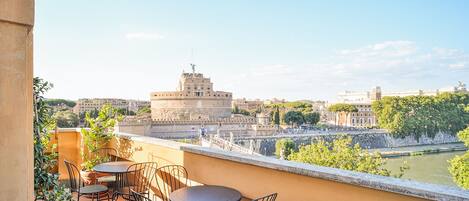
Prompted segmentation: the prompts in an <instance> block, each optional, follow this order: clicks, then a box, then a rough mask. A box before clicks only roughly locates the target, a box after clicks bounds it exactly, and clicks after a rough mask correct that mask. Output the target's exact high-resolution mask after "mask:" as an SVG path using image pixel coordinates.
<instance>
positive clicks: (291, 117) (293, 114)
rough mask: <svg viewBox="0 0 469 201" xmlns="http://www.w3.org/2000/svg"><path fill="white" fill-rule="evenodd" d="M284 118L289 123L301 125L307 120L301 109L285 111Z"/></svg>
mask: <svg viewBox="0 0 469 201" xmlns="http://www.w3.org/2000/svg"><path fill="white" fill-rule="evenodd" d="M283 120H284V122H285V123H288V124H296V125H301V124H303V123H304V122H305V120H304V116H303V113H301V112H299V111H288V112H287V113H285V115H284V117H283Z"/></svg>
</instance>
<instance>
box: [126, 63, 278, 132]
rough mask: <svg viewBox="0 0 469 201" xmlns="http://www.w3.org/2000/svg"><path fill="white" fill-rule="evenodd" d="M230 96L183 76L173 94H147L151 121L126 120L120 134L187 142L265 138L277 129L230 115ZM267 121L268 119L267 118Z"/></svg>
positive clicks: (202, 79) (207, 83)
mask: <svg viewBox="0 0 469 201" xmlns="http://www.w3.org/2000/svg"><path fill="white" fill-rule="evenodd" d="M232 98H233V97H232V93H230V92H224V91H214V89H213V83H212V82H211V80H210V78H207V77H204V75H203V74H201V73H196V72H195V65H192V73H185V72H183V73H182V75H181V77H180V79H179V84H178V87H177V89H176V91H169V92H153V93H151V94H150V100H151V117H148V118H143V119H142V118H134V117H128V118H126V119H124V121H122V122H119V124H118V126H117V129H118V131H120V132H128V133H135V134H140V135H145V136H152V137H160V138H186V137H195V136H198V135H199V134H200V133H201V132H204V133H207V134H222V135H227V134H229V133H233V134H235V135H266V134H272V133H274V132H275V131H276V128H275V127H273V126H271V125H265V122H266V120H265V117H264V116H265V115H264V116H262V115H260V116H259V118H255V117H249V116H244V115H238V114H232V113H231V111H232V108H231V107H232ZM269 117H270V116H269Z"/></svg>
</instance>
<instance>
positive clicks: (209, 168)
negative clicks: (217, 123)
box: [58, 130, 469, 201]
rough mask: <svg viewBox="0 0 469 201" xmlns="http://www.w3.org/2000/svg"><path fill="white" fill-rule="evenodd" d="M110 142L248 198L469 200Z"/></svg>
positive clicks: (189, 150) (275, 163)
mask: <svg viewBox="0 0 469 201" xmlns="http://www.w3.org/2000/svg"><path fill="white" fill-rule="evenodd" d="M60 132H61V131H59V133H58V135H60V134H61V133H60ZM67 132H70V130H67ZM76 132H79V130H76ZM59 139H60V138H59ZM75 140H79V139H75ZM122 140H123V141H125V143H123V142H122ZM58 143H59V144H60V143H61V142H60V141H59V142H58ZM71 144H76V143H71ZM111 146H115V147H116V148H120V147H122V146H124V147H126V149H127V150H132V152H134V153H133V154H132V155H127V156H126V158H127V159H130V160H134V161H137V162H143V161H148V160H152V159H155V160H157V161H158V162H159V164H162V165H165V164H179V165H183V166H185V167H186V168H187V170H188V172H189V177H190V179H191V180H193V181H196V182H199V183H203V184H215V185H224V186H228V187H232V188H235V189H238V190H239V191H240V192H241V193H242V194H243V195H244V196H246V197H251V198H253V197H258V196H261V195H264V194H267V193H271V192H278V193H279V198H278V200H279V201H304V200H308V201H316V200H318V201H319V200H338V201H342V200H343V201H359V200H360V201H366V200H370V201H371V200H382V201H387V200H389V201H391V200H469V191H464V190H461V189H458V188H454V187H447V186H441V185H434V184H427V183H421V182H414V181H410V180H403V179H397V178H391V177H383V176H377V175H371V174H366V173H359V172H353V171H346V170H340V169H335V168H328V167H322V166H315V165H308V164H302V163H297V162H291V161H284V160H278V159H273V158H269V157H264V156H251V155H244V154H239V153H234V152H227V151H223V150H216V149H211V148H204V147H201V146H198V145H190V144H184V143H179V142H175V141H169V140H163V139H158V138H152V137H146V136H139V135H134V134H128V133H117V134H116V141H115V142H113V143H112V144H111ZM59 147H61V146H60V145H59ZM59 152H60V150H59ZM62 163H63V162H62ZM221 178H222V179H221Z"/></svg>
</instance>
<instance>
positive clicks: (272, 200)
mask: <svg viewBox="0 0 469 201" xmlns="http://www.w3.org/2000/svg"><path fill="white" fill-rule="evenodd" d="M275 199H277V193H273V194H270V195H267V196H265V197H261V198H257V199H255V200H252V201H275Z"/></svg>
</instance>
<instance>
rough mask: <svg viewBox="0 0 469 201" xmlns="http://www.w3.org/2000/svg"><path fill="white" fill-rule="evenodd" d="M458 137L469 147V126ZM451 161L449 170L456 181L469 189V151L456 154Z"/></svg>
mask: <svg viewBox="0 0 469 201" xmlns="http://www.w3.org/2000/svg"><path fill="white" fill-rule="evenodd" d="M468 108H469V107H468ZM458 137H459V139H460V140H461V141H463V142H464V144H465V145H466V147H469V127H467V128H466V129H464V130H462V131H460V132H459V133H458ZM449 162H450V167H449V172H450V173H451V175H452V176H453V180H454V182H455V183H456V184H458V186H460V187H461V188H464V189H469V151H467V152H466V153H464V154H463V155H461V156H455V157H454V158H453V159H451V160H450V161H449Z"/></svg>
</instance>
